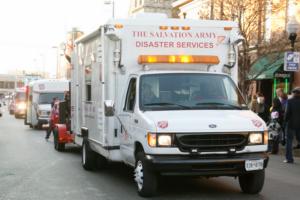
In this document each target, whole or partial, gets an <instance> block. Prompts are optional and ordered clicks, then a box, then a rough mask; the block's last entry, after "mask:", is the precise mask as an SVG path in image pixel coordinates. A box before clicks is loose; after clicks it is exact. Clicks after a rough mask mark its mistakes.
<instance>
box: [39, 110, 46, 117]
mask: <svg viewBox="0 0 300 200" xmlns="http://www.w3.org/2000/svg"><path fill="white" fill-rule="evenodd" d="M38 115H39V116H45V115H47V111H45V110H38Z"/></svg>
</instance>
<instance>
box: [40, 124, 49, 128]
mask: <svg viewBox="0 0 300 200" xmlns="http://www.w3.org/2000/svg"><path fill="white" fill-rule="evenodd" d="M49 127H50V126H49V124H43V125H42V128H49Z"/></svg>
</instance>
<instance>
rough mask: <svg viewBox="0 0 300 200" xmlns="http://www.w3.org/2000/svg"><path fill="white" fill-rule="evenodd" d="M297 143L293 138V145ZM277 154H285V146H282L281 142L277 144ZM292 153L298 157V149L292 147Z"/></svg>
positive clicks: (299, 150)
mask: <svg viewBox="0 0 300 200" xmlns="http://www.w3.org/2000/svg"><path fill="white" fill-rule="evenodd" d="M296 145H297V142H296V140H294V144H293V147H294V146H296ZM278 155H283V156H284V155H285V146H282V145H281V144H280V145H279V153H278ZM293 155H294V156H295V157H300V149H293Z"/></svg>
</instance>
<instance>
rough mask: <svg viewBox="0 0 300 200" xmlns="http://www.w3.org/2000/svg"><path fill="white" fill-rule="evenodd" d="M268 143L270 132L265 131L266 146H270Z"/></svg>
mask: <svg viewBox="0 0 300 200" xmlns="http://www.w3.org/2000/svg"><path fill="white" fill-rule="evenodd" d="M268 142H269V132H268V130H265V131H264V144H266V145H267V144H268Z"/></svg>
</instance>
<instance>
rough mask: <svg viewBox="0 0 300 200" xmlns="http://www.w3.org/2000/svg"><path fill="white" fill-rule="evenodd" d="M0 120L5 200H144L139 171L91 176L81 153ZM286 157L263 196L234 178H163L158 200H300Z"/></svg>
mask: <svg viewBox="0 0 300 200" xmlns="http://www.w3.org/2000/svg"><path fill="white" fill-rule="evenodd" d="M3 110H5V111H4V116H3V117H2V118H0V158H1V160H0V180H1V181H0V199H1V200H15V199H24V200H35V199H42V200H47V199H70V200H76V199H78V200H79V199H87V200H93V199H97V200H99V199H101V200H112V199H142V198H141V197H139V196H138V194H137V192H136V187H135V185H134V181H133V170H132V169H131V168H129V167H127V166H125V165H123V164H111V165H109V167H108V169H105V170H103V171H95V172H88V171H85V170H83V168H82V166H81V155H80V149H78V148H77V147H76V146H71V147H69V146H68V147H67V150H66V151H65V152H63V153H60V152H57V151H55V150H54V148H53V138H52V137H51V138H50V140H49V141H48V142H47V141H45V139H44V137H45V131H43V130H33V129H30V128H29V127H28V126H25V125H24V121H23V119H15V118H14V116H13V115H9V114H8V112H7V108H6V107H5V108H4V109H3ZM283 159H284V157H283V156H282V155H278V156H271V159H270V162H269V166H268V168H267V170H266V180H265V186H264V188H263V191H262V192H261V194H260V195H254V196H252V195H245V194H243V193H241V191H240V187H239V184H238V181H237V180H235V179H233V178H229V177H221V178H212V179H204V178H203V179H201V178H179V177H169V178H162V180H161V181H160V186H159V195H158V196H157V197H155V199H272V200H273V199H284V200H288V199H298V198H297V196H300V159H298V158H296V160H295V162H296V163H295V164H293V165H290V164H284V163H283V162H282V160H283Z"/></svg>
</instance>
